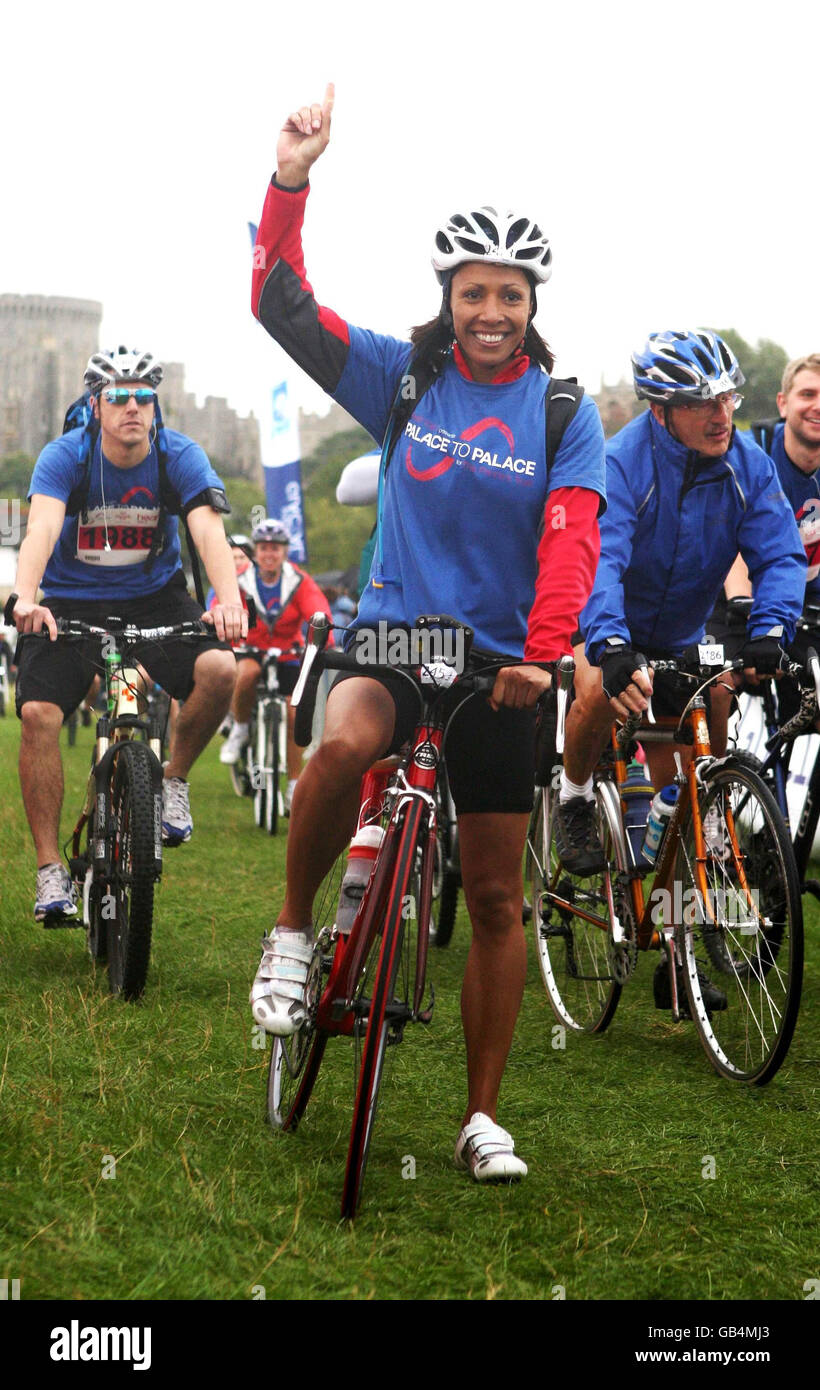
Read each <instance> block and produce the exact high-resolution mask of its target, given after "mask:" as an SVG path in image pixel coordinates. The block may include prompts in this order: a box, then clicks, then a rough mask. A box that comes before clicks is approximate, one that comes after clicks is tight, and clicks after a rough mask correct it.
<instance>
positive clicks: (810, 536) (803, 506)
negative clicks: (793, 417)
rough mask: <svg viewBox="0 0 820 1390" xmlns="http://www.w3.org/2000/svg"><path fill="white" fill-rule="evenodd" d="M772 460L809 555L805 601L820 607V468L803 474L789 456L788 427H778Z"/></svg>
mask: <svg viewBox="0 0 820 1390" xmlns="http://www.w3.org/2000/svg"><path fill="white" fill-rule="evenodd" d="M772 459H773V461H774V466H775V468H776V469H777V473H778V477H779V478H780V482H781V485H782V488H783V491H784V492H785V494H786V496H787V497H788V499H789V502H790V504H791V507H792V510H793V511H794V519H795V521H796V522H797V528H798V530H799V532H800V539H801V541H802V542H803V545H804V547H805V551H806V560H807V562H808V569H807V571H806V599H807V601H808V602H809V603H820V468H818V469H815V471H814V472H813V473H804V472H803V470H802V468H798V467H797V464H796V463H792V461H791V459H790V458H789V456H788V454H787V453H786V426H785V425H784V424H780V425H776V426H775V431H774V439H773V440H772Z"/></svg>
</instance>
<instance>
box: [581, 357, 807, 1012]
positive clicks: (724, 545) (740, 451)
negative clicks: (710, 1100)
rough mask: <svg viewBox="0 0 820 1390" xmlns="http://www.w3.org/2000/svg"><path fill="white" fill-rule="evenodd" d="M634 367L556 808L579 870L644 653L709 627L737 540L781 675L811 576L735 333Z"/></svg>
mask: <svg viewBox="0 0 820 1390" xmlns="http://www.w3.org/2000/svg"><path fill="white" fill-rule="evenodd" d="M632 366H633V373H634V378H635V389H636V392H637V394H638V396H639V397H643V398H645V399H647V400H649V402H650V408H649V410H648V411H646V412H645V413H644V414H643V415H640V416H638V417H637V418H636V419H635V420H632V421H631V422H630V424H628V425H627V426H626V427H625V428H624V429H622V430H621V431H620V432H619V433H618V434H616V435H615V436H614V438H612V439H610V440H609V441H608V444H607V497H608V501H609V507H608V510H607V512H606V513H605V514H604V516H603V517H602V518H601V521H600V530H601V557H600V561H599V564H598V570H597V574H596V578H595V584H594V586H593V590H592V594H591V595H590V598H589V600H588V602H587V604H586V607H585V608H584V609H583V611H582V613H581V618H580V629H581V635H582V636H583V639H584V641H583V642H582V643H581V645H579V646H576V648H575V660H576V679H575V689H576V700H575V703H574V705H573V707H572V709H571V710H570V714H569V716H568V719H567V730H566V745H565V752H564V770H563V773H562V781H561V788H560V791H559V804H558V808H557V812H556V844H557V846H558V850H559V853H560V855H561V858H562V861H563V863H564V865H565V867H566V868H567V869H569V871H570V872H573V873H577V874H579V875H582V876H583V875H588V874H592V873H595V872H597V871H599V870H600V869H601V868H602V867H603V852H602V849H601V845H600V843H599V841H598V836H597V831H596V827H595V811H594V800H593V789H592V786H593V784H592V774H593V770H594V768H595V765H596V763H597V761H598V759H599V757H600V755H601V753H602V752H603V749H604V747H605V745H606V742H607V739H608V736H609V729H610V727H611V723H612V719H613V717H614V716H617V717H618V718H620V719H624V718H626V716H627V715H628V714H629V713H631V712H633V711H643V710H645V709H646V707H647V700H648V697H649V695H650V694H651V693H652V677H651V675H649V674H648V673H646V672H645V671H642V670H640V669H638V666H637V662H636V653H638V652H641V653H643V654H645V655H649V656H653V655H658V654H659V653H660V652H663V653H665V654H668V655H670V656H674V655H678V654H680V653H681V652H682V651H683V650H684V649H685V648H686V647H688V646H690V645H691V644H692V643H694V642H696V641H699V640H701V639H702V637H703V635H704V622H705V619H706V618H707V616H708V615H709V613H710V612H711V610H712V607H713V605H714V601H715V598H716V596H717V594H718V592H719V590H720V588H721V585H722V583H723V581H724V579H725V577H726V575H727V573H728V571H729V569H730V567H731V565H732V562H733V560H734V559H735V556H736V554H737V552H738V550H739V551H740V552H741V554H742V555H743V556H744V559H745V560H746V563H747V564H748V567H749V570H750V573H751V574H752V577H753V581H754V589H755V597H754V601H753V603H752V607H751V611H750V614H749V621H748V627H747V638H746V642H745V646H744V648H743V652H742V655H743V658H744V666H745V668H746V672H747V674H748V675H749V676H750V677H752V678H754V677H755V675H756V674H759V675H766V674H770V673H772V672H774V671H775V670H776V669H777V667H778V665H779V662H780V659H781V657H782V655H783V651H782V646H783V644H784V643H785V642H788V641H791V639H792V637H793V635H794V626H795V623H796V621H797V618H798V616H799V614H800V610H801V607H802V599H803V587H804V584H805V573H806V562H805V555H804V552H803V547H802V545H801V544H800V537H799V535H798V532H797V527H796V524H795V521H794V516H793V513H792V510H791V508H790V506H789V504H788V502H787V500H786V498H785V497H784V494H783V489H782V487H781V485H780V482H779V481H778V478H777V475H776V473H775V470H774V467H773V465H772V462H771V460H770V459H769V458H768V457H767V456H766V455H765V453H764V452H763V450H761V449H760V448H759V447H758V446H757V445H756V444H755V443H754V442H753V440H752V439H751V437H750V436H749V435H746V434H743V433H741V432H738V431H736V430H735V428H734V426H733V424H732V416H733V413H734V410H735V408H736V406H737V404H738V402H739V399H740V398H739V397H738V395H737V390H736V388H737V387H738V386H739V385H741V384H742V382H743V374H742V372H741V370H740V367H739V365H738V363H737V360H736V359H735V357H734V355H733V354H732V352H731V351H730V349H729V348H728V346H727V345H726V344H725V343H724V342H723V340H722V339H721V338H719V337H718V336H717V334H715V333H712V332H708V331H703V330H696V331H693V332H666V333H655V334H652V335H651V336H650V338H649V339H648V341H647V343H646V345H645V347H644V348H643V349H642V350H641V351H640V352H638V353H636V354H635V356H634V357H633V359H632ZM656 708H657V703H656ZM668 712H670V713H672V712H674V711H672V710H670V711H668ZM673 751H674V750H673V749H672V748H671V747H670V746H669V745H666V744H663V745H652V746H651V770H652V775H653V780H654V781H655V782H656V785H658V786H661V785H663V784H664V783H666V782H671V780H672V778H673V776H674V770H675V769H674V763H673V760H672V755H673ZM656 1002H657V997H656ZM707 1002H708V1001H707ZM724 1003H725V1001H724ZM712 1007H716V1008H717V1007H721V1005H720V1003H718V1002H714V1003H713V1004H712Z"/></svg>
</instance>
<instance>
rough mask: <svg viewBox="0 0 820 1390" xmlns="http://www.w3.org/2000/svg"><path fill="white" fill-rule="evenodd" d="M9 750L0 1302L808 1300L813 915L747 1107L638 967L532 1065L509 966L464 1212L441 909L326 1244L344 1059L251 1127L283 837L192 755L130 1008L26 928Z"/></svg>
mask: <svg viewBox="0 0 820 1390" xmlns="http://www.w3.org/2000/svg"><path fill="white" fill-rule="evenodd" d="M18 738H19V733H18V725H17V721H16V720H15V719H14V718H6V719H3V720H0V805H2V808H3V811H2V824H3V835H2V843H3V873H2V876H1V877H0V894H2V896H1V897H0V953H1V954H2V978H3V1009H2V1016H3V1030H2V1044H0V1111H1V1112H2V1133H1V1134H0V1152H2V1174H1V1177H2V1189H1V1190H2V1201H1V1202H0V1207H1V1208H2V1216H1V1218H0V1277H3V1278H9V1279H20V1281H21V1295H22V1298H23V1299H26V1298H29V1299H33V1298H46V1299H52V1298H70V1299H95V1298H128V1299H135V1298H136V1299H153V1298H171V1299H191V1298H193V1299H204V1298H212V1299H252V1298H254V1297H260V1296H262V1295H261V1293H260V1288H261V1289H264V1291H265V1296H266V1297H267V1298H268V1299H273V1298H282V1299H300V1298H329V1299H368V1298H386V1299H399V1298H425V1299H432V1298H435V1299H547V1300H550V1299H554V1298H560V1297H562V1296H565V1297H566V1298H567V1299H570V1300H577V1299H617V1300H633V1299H664V1300H667V1299H696V1300H707V1299H712V1300H724V1299H784V1300H800V1299H803V1298H805V1293H804V1291H803V1285H804V1283H805V1281H807V1280H809V1279H813V1278H815V1279H816V1278H818V1277H819V1276H820V1258H818V1253H817V1239H816V1229H817V1215H818V1191H820V1184H819V1183H818V1158H817V1144H816V1118H817V1095H818V1066H817V1063H818V1043H817V1035H818V1021H819V1020H820V991H819V990H818V975H819V970H818V967H819V966H820V922H818V914H817V911H816V908H815V906H814V904H811V903H810V904H809V905H808V906H807V914H808V921H807V970H806V980H805V988H804V1004H803V1010H802V1014H801V1018H800V1021H799V1023H798V1027H797V1033H796V1037H795V1040H794V1043H793V1045H792V1049H791V1053H790V1055H789V1057H788V1059H787V1061H786V1064H785V1065H784V1067H783V1068H782V1070H781V1071H780V1073H779V1075H778V1076H777V1078H776V1079H775V1080H774V1082H773V1083H772V1084H771V1085H770V1086H769V1087H768V1088H764V1089H763V1090H760V1091H758V1090H755V1089H746V1088H743V1087H741V1086H738V1085H733V1084H731V1083H729V1082H726V1081H723V1080H721V1079H719V1078H718V1077H717V1075H716V1074H715V1073H714V1072H713V1071H712V1069H711V1067H710V1066H709V1064H708V1062H707V1061H706V1058H705V1056H704V1055H703V1053H702V1051H701V1048H700V1046H699V1044H698V1042H697V1039H696V1036H695V1034H694V1032H693V1030H692V1029H691V1027H689V1026H687V1025H685V1024H679V1025H672V1024H670V1023H669V1022H668V1021H667V1016H665V1015H662V1014H660V1013H657V1012H656V1011H655V1010H654V1008H652V1007H651V973H652V968H653V966H654V963H655V958H654V957H653V958H651V959H646V958H643V959H642V960H641V962H640V964H639V971H638V977H637V980H636V981H635V982H634V983H633V985H632V986H631V987H630V989H629V990H628V991H625V994H624V997H623V999H622V1001H621V1005H620V1007H619V1010H618V1013H617V1014H616V1017H615V1020H614V1022H613V1024H612V1026H611V1028H610V1030H609V1032H608V1033H606V1034H605V1035H604V1037H603V1038H601V1039H575V1038H573V1037H570V1038H568V1039H567V1042H566V1048H565V1050H561V1049H558V1048H554V1047H553V1046H552V1042H553V1031H552V1030H553V1026H554V1022H555V1021H554V1019H553V1016H552V1013H551V1011H550V1009H549V1007H548V1005H547V1002H546V997H545V995H544V992H543V988H542V986H541V982H540V977H539V975H538V971H537V967H536V965H535V961H534V959H531V969H530V976H529V981H528V986H527V991H526V995H525V1001H524V1008H523V1011H522V1015H521V1019H520V1022H519V1026H518V1031H517V1034H516V1040H515V1046H514V1050H513V1053H512V1056H511V1059H510V1064H509V1068H508V1072H507V1076H506V1079H505V1084H504V1088H503V1090H502V1105H501V1110H500V1112H499V1118H500V1120H501V1121H502V1123H505V1124H506V1125H507V1126H508V1127H509V1128H510V1129H511V1130H512V1131H513V1133H514V1135H515V1138H516V1143H517V1147H518V1150H519V1151H520V1152H521V1154H522V1156H523V1157H525V1158H526V1160H527V1161H528V1163H529V1165H530V1176H529V1177H528V1178H527V1180H526V1181H525V1182H524V1183H523V1184H521V1185H520V1186H519V1187H517V1188H510V1189H502V1188H491V1189H488V1190H483V1189H479V1188H477V1187H475V1186H473V1185H472V1184H471V1183H470V1182H469V1181H468V1180H467V1179H466V1178H465V1177H464V1176H463V1175H461V1174H458V1173H456V1172H455V1171H454V1170H453V1168H452V1164H451V1156H452V1147H453V1144H454V1142H455V1138H456V1135H457V1131H458V1126H459V1119H460V1114H461V1107H462V1105H463V1099H464V1055H463V1043H462V1038H461V1028H460V1022H459V1012H458V993H459V982H460V977H461V972H462V970H463V964H464V956H465V950H466V943H467V939H468V924H467V921H466V917H465V916H464V914H463V911H462V912H461V913H460V915H459V920H458V922H457V924H456V930H455V933H454V938H453V943H452V945H451V947H450V948H449V949H448V950H446V951H442V952H439V953H436V955H435V958H434V960H433V975H434V981H435V986H436V999H437V1002H436V1010H435V1016H434V1019H433V1023H432V1025H431V1027H430V1028H428V1029H424V1028H420V1027H419V1028H414V1029H411V1030H409V1032H408V1034H407V1037H406V1040H405V1044H404V1045H403V1046H402V1047H401V1048H398V1049H394V1050H391V1054H390V1059H389V1060H390V1062H391V1066H390V1067H389V1069H388V1071H387V1075H386V1080H385V1084H384V1086H383V1090H382V1095H381V1101H380V1110H379V1115H378V1118H377V1122H376V1129H375V1133H374V1138H373V1144H372V1148H371V1155H370V1161H369V1166H368V1173H367V1177H366V1181H365V1189H364V1196H363V1200H362V1207H361V1212H360V1216H359V1218H358V1220H357V1221H356V1223H355V1226H354V1227H353V1228H349V1227H347V1226H345V1225H342V1224H341V1223H340V1222H339V1220H338V1203H339V1196H340V1191H341V1182H342V1176H343V1169H344V1160H345V1154H346V1148H347V1135H348V1127H349V1120H350V1109H351V1105H352V1063H351V1058H350V1053H349V1044H347V1043H342V1042H338V1043H336V1044H335V1045H333V1044H331V1046H330V1047H329V1049H328V1060H327V1061H326V1063H325V1066H324V1068H323V1070H322V1073H321V1074H320V1077H319V1082H318V1084H317V1090H316V1093H315V1096H314V1099H313V1101H312V1102H311V1105H310V1108H309V1109H308V1112H307V1115H306V1118H305V1120H304V1122H303V1125H302V1127H301V1129H300V1130H299V1132H298V1133H297V1134H295V1135H293V1136H288V1135H285V1136H276V1135H274V1134H272V1133H271V1132H270V1130H269V1129H268V1128H267V1125H266V1121H265V1117H264V1087H265V1076H266V1065H267V1055H266V1053H264V1052H262V1051H259V1050H258V1049H257V1048H256V1047H255V1046H254V1041H255V1039H254V1034H253V1031H252V1028H253V1025H252V1020H251V1018H250V1013H249V1009H248V1004H247V993H248V988H249V985H250V981H251V979H252V977H253V974H254V971H255V969H256V965H257V962H258V941H259V937H260V935H261V933H262V931H263V930H264V929H265V928H266V927H267V926H268V925H269V924H270V923H271V922H272V920H273V914H274V912H275V910H276V908H277V906H278V903H279V899H280V895H281V891H282V882H283V863H284V848H285V841H284V835H280V836H279V837H278V838H277V839H276V840H275V841H272V840H270V839H268V838H267V837H266V836H264V835H263V834H262V832H261V831H258V830H257V829H256V828H255V826H254V825H253V821H252V815H251V807H250V803H249V802H240V801H239V800H237V798H236V797H235V796H234V795H233V793H232V791H231V790H230V786H229V780H228V776H227V770H226V769H225V768H222V767H220V766H219V763H218V761H217V751H216V747H215V746H212V747H211V748H209V749H208V750H207V752H206V753H205V755H204V756H203V758H202V759H201V760H200V762H199V764H197V767H196V768H195V770H194V774H193V783H192V785H193V794H192V805H193V811H194V818H195V825H196V829H195V836H194V839H193V840H192V842H191V844H190V845H188V846H186V847H184V848H182V849H180V850H178V851H175V852H172V853H169V854H168V855H167V857H166V868H165V876H164V880H163V883H162V886H161V889H160V890H159V893H158V902H157V912H156V918H155V945H154V950H153V956H152V967H151V973H150V978H149V986H148V990H147V994H146V997H145V1000H144V1002H143V1003H142V1004H140V1005H137V1006H134V1005H130V1006H129V1005H125V1004H123V1003H121V1002H120V1001H118V1000H116V999H113V998H111V997H110V996H109V994H108V992H107V986H106V978H105V975H104V973H103V972H102V971H101V970H99V969H95V967H94V966H93V964H92V962H91V960H90V959H89V957H88V956H87V954H86V950H85V944H84V937H83V934H82V933H81V932H77V931H62V932H45V931H43V929H42V928H41V927H39V926H37V925H36V924H35V923H34V921H33V918H32V905H33V890H34V860H33V856H32V850H31V845H30V840H29V836H28V830H27V827H26V824H25V819H24V815H23V811H22V806H21V802H20V795H19V788H18V785H17V776H16V756H17V744H18ZM91 739H92V731H91V730H85V729H80V730H79V734H78V741H77V746H76V748H74V749H68V748H65V749H64V757H65V765H66V778H67V797H66V806H67V808H68V810H67V812H66V814H65V816H64V833H67V831H68V829H69V827H70V814H69V813H71V814H73V813H74V812H75V810H76V808H77V806H78V805H79V801H80V796H81V790H82V786H83V783H84V780H85V775H86V769H87V766H88V758H89V749H90V746H91ZM710 1159H711V1160H713V1162H710ZM112 1160H113V1161H112ZM413 1171H415V1177H413V1176H410V1175H411V1173H412V1172H413ZM712 1172H714V1174H715V1175H714V1177H711V1176H708V1175H709V1174H710V1173H712Z"/></svg>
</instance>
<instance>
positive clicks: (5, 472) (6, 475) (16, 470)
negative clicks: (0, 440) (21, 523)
mask: <svg viewBox="0 0 820 1390" xmlns="http://www.w3.org/2000/svg"><path fill="white" fill-rule="evenodd" d="M33 469H34V459H33V458H32V457H31V455H30V454H6V456H5V458H3V459H0V497H4V498H5V497H8V498H19V499H20V501H21V502H22V503H23V505H24V506H25V504H26V497H27V495H28V485H29V483H30V482H31V474H32V471H33Z"/></svg>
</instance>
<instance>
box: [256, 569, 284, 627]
mask: <svg viewBox="0 0 820 1390" xmlns="http://www.w3.org/2000/svg"><path fill="white" fill-rule="evenodd" d="M256 587H257V589H258V590H259V597H260V598H261V600H262V603H263V604H264V607H265V612H266V613H267V615H268V618H270V619H276V618H278V617H279V614H280V613H281V611H282V576H281V574H280V576H279V578H278V579H277V581H276V583H275V584H263V583H262V580H261V579H260V577H259V570H258V569H257V571H256Z"/></svg>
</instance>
